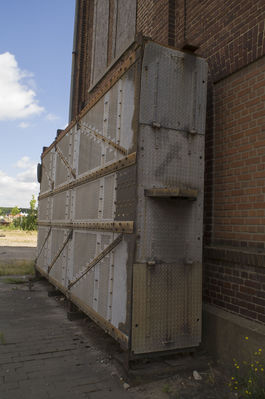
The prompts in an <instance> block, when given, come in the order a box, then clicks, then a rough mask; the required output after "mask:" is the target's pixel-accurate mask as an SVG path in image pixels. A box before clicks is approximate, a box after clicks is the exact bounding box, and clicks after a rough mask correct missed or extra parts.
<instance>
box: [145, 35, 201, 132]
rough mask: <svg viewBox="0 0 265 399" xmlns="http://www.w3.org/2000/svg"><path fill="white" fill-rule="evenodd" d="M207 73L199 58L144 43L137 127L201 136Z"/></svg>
mask: <svg viewBox="0 0 265 399" xmlns="http://www.w3.org/2000/svg"><path fill="white" fill-rule="evenodd" d="M207 70H208V69H207V63H206V62H205V61H204V60H203V59H202V58H199V57H195V56H193V55H191V54H187V53H183V52H180V51H176V50H171V49H168V48H166V47H163V46H159V45H157V44H155V43H151V42H149V43H147V45H146V46H145V52H144V59H143V73H142V82H141V111H140V123H144V124H152V123H153V122H156V123H159V124H160V125H161V126H163V127H167V128H170V129H176V130H184V131H196V132H198V133H199V134H204V130H205V112H206V82H207Z"/></svg>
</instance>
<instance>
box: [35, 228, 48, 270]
mask: <svg viewBox="0 0 265 399" xmlns="http://www.w3.org/2000/svg"><path fill="white" fill-rule="evenodd" d="M51 231H52V226H51V227H50V228H49V231H48V234H47V236H46V238H45V240H44V243H43V244H42V247H41V250H40V252H39V254H38V256H37V258H36V260H35V262H37V260H38V259H39V257H40V255H41V253H42V250H43V248H44V246H45V244H46V242H47V241H48V238H49V237H50V234H51Z"/></svg>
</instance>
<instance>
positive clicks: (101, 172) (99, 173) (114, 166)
mask: <svg viewBox="0 0 265 399" xmlns="http://www.w3.org/2000/svg"><path fill="white" fill-rule="evenodd" d="M135 162H136V152H133V153H132V154H129V155H127V156H126V157H124V158H122V159H120V160H119V161H116V162H113V163H111V164H110V165H108V166H105V167H104V168H100V169H98V170H96V171H95V172H92V173H88V174H87V175H85V176H82V177H79V178H78V179H76V180H74V181H72V182H70V183H67V184H64V185H63V186H61V187H58V188H56V189H54V190H51V191H49V192H47V193H44V194H41V195H40V196H39V200H42V199H44V198H47V197H50V196H52V195H55V194H58V193H61V192H63V191H66V190H71V189H73V188H75V187H77V186H80V185H82V184H85V183H88V182H90V181H93V180H97V179H99V178H100V177H104V176H107V175H109V174H111V173H114V172H117V171H118V170H121V169H124V168H127V167H128V166H131V165H133V164H135Z"/></svg>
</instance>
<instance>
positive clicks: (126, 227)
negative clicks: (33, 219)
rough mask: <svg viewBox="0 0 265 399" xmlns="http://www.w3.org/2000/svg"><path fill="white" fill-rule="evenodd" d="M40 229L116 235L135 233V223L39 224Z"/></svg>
mask: <svg viewBox="0 0 265 399" xmlns="http://www.w3.org/2000/svg"><path fill="white" fill-rule="evenodd" d="M38 226H40V227H49V226H50V227H53V228H61V229H74V230H75V229H83V230H103V231H111V232H114V233H126V234H131V233H133V227H134V222H132V221H120V222H38Z"/></svg>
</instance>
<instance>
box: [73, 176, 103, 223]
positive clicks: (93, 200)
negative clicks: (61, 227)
mask: <svg viewBox="0 0 265 399" xmlns="http://www.w3.org/2000/svg"><path fill="white" fill-rule="evenodd" d="M99 190H100V180H96V181H93V182H90V183H87V184H84V185H82V186H80V187H77V188H76V201H75V219H76V220H88V219H97V218H98V207H99Z"/></svg>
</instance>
